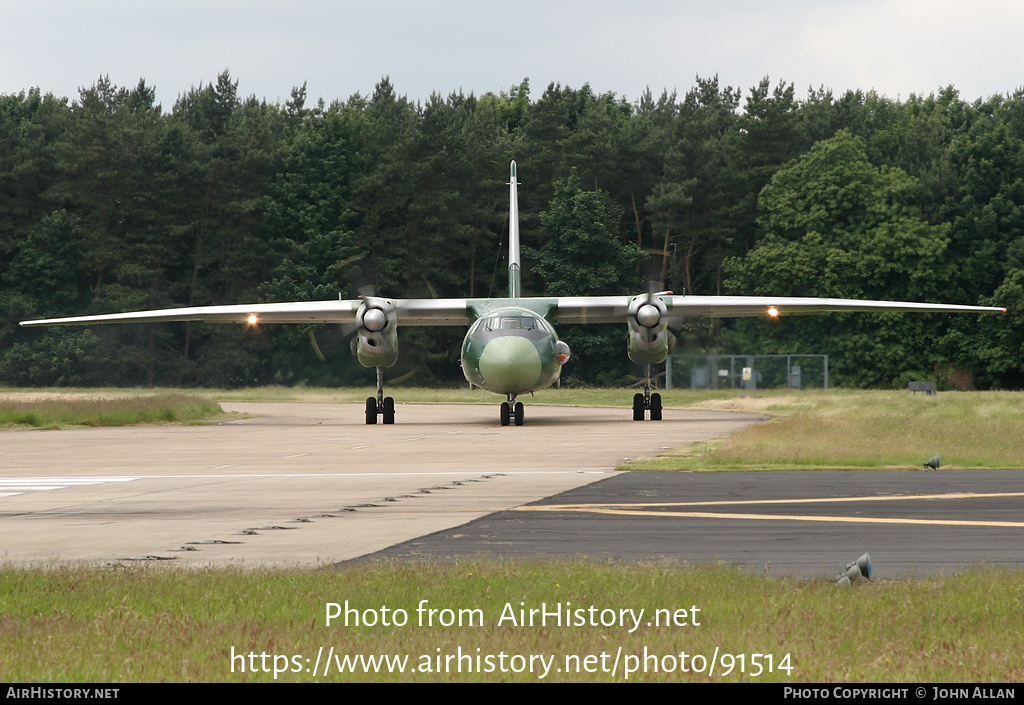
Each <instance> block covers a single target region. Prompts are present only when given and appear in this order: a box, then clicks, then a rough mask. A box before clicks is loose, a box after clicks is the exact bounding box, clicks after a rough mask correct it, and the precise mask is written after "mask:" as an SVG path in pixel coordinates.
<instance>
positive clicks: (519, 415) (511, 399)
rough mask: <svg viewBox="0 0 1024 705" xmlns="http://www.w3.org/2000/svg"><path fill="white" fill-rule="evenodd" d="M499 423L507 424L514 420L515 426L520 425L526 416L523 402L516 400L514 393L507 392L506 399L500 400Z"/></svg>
mask: <svg viewBox="0 0 1024 705" xmlns="http://www.w3.org/2000/svg"><path fill="white" fill-rule="evenodd" d="M500 418H501V425H502V426H508V425H509V424H510V423H512V421H515V423H516V426H522V425H523V421H524V420H525V418H526V410H525V408H524V407H523V402H521V401H516V395H515V394H509V395H508V399H507V400H506V401H503V402H501V416H500Z"/></svg>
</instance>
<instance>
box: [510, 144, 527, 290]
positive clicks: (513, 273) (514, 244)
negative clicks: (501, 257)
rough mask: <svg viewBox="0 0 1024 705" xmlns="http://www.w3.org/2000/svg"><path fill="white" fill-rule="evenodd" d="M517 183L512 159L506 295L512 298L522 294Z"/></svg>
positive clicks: (514, 164)
mask: <svg viewBox="0 0 1024 705" xmlns="http://www.w3.org/2000/svg"><path fill="white" fill-rule="evenodd" d="M518 185H519V182H518V181H516V163H515V162H514V161H513V162H512V166H511V174H510V178H509V182H508V186H509V194H508V199H509V204H508V295H509V298H513V299H515V298H519V297H520V296H522V295H523V285H522V279H521V278H520V271H519V193H518V191H517V190H516V187H517V186H518Z"/></svg>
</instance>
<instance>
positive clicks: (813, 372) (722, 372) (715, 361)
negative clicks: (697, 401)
mask: <svg viewBox="0 0 1024 705" xmlns="http://www.w3.org/2000/svg"><path fill="white" fill-rule="evenodd" d="M673 387H676V388H685V387H690V388H691V389H729V388H736V389H772V388H779V387H782V388H787V387H788V388H789V389H802V388H804V387H821V388H823V389H828V355H669V357H668V359H667V360H665V389H672V388H673Z"/></svg>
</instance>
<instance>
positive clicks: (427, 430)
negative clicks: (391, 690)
mask: <svg viewBox="0 0 1024 705" xmlns="http://www.w3.org/2000/svg"><path fill="white" fill-rule="evenodd" d="M223 406H224V408H225V409H226V410H228V411H232V412H239V413H242V414H251V415H253V417H252V418H246V419H239V420H232V421H229V422H225V423H222V424H214V425H207V426H149V427H130V428H109V429H77V430H67V431H9V432H3V433H2V434H0V561H3V562H6V563H9V564H15V565H30V564H47V563H54V562H62V561H75V562H82V561H85V562H94V563H100V562H105V561H129V560H153V561H157V560H167V561H173V562H175V563H178V564H198V565H244V566H250V567H258V566H315V565H322V564H327V563H333V562H337V561H344V560H349V559H352V558H355V557H358V556H363V555H366V554H370V553H373V552H377V551H381V550H383V549H385V548H387V547H389V546H392V545H394V544H398V543H401V542H404V541H408V540H411V539H414V538H416V537H421V536H424V535H426V534H430V533H433V532H439V531H444V530H447V529H451V528H453V527H457V526H460V525H463V524H465V523H467V522H470V521H473V520H474V519H479V518H482V517H485V516H487V515H489V514H492V513H493V512H496V511H501V510H506V509H509V508H513V507H518V506H521V505H524V504H527V503H530V502H534V501H537V500H540V499H542V498H545V497H549V496H551V495H555V494H558V493H561V492H565V491H567V490H572V489H576V488H580V487H583V486H585V485H588V484H590V483H592V482H595V481H596V480H599V479H602V478H607V477H609V476H610V475H611V474H614V468H615V466H616V465H617V464H618V463H621V462H622V461H623V459H624V458H627V457H631V458H636V457H641V456H652V455H657V454H658V453H659V452H661V451H662V450H663V449H665V448H667V447H677V446H681V445H686V444H688V443H692V442H696V441H701V440H707V439H710V438H713V437H716V436H722V435H725V434H729V433H732V432H735V431H737V430H739V429H741V428H743V427H745V426H747V425H749V424H751V423H756V422H758V421H761V420H763V418H764V417H762V416H758V415H752V414H735V413H727V412H714V411H677V410H667V411H666V412H665V419H664V420H663V421H661V422H649V421H647V422H643V423H640V422H634V421H632V420H631V418H630V412H629V410H628V409H582V408H570V407H554V406H536V405H529V404H528V405H527V422H526V425H525V426H522V427H515V426H510V427H507V428H503V427H501V426H499V425H498V423H497V417H498V407H497V405H496V404H488V405H480V406H473V405H399V407H398V410H397V423H396V424H395V425H393V426H384V425H377V426H366V425H365V424H364V423H363V411H362V406H361V405H352V404H287V403H272V404H256V403H230V404H223Z"/></svg>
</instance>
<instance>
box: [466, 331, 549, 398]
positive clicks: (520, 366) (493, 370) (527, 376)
mask: <svg viewBox="0 0 1024 705" xmlns="http://www.w3.org/2000/svg"><path fill="white" fill-rule="evenodd" d="M541 368H542V363H541V359H540V353H539V352H537V348H536V346H535V345H534V344H533V341H532V340H530V339H529V338H525V337H522V336H501V337H500V338H494V339H493V340H491V341H489V342H488V343H487V345H486V346H485V347H484V351H483V353H482V354H481V355H480V375H481V376H482V377H483V378H484V380H485V381H486V382H487V387H488V389H491V390H492V391H496V392H499V393H512V394H517V393H519V392H526V391H529V390H531V389H534V388H535V387H536V386H537V383H538V380H539V379H540V374H541Z"/></svg>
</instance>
